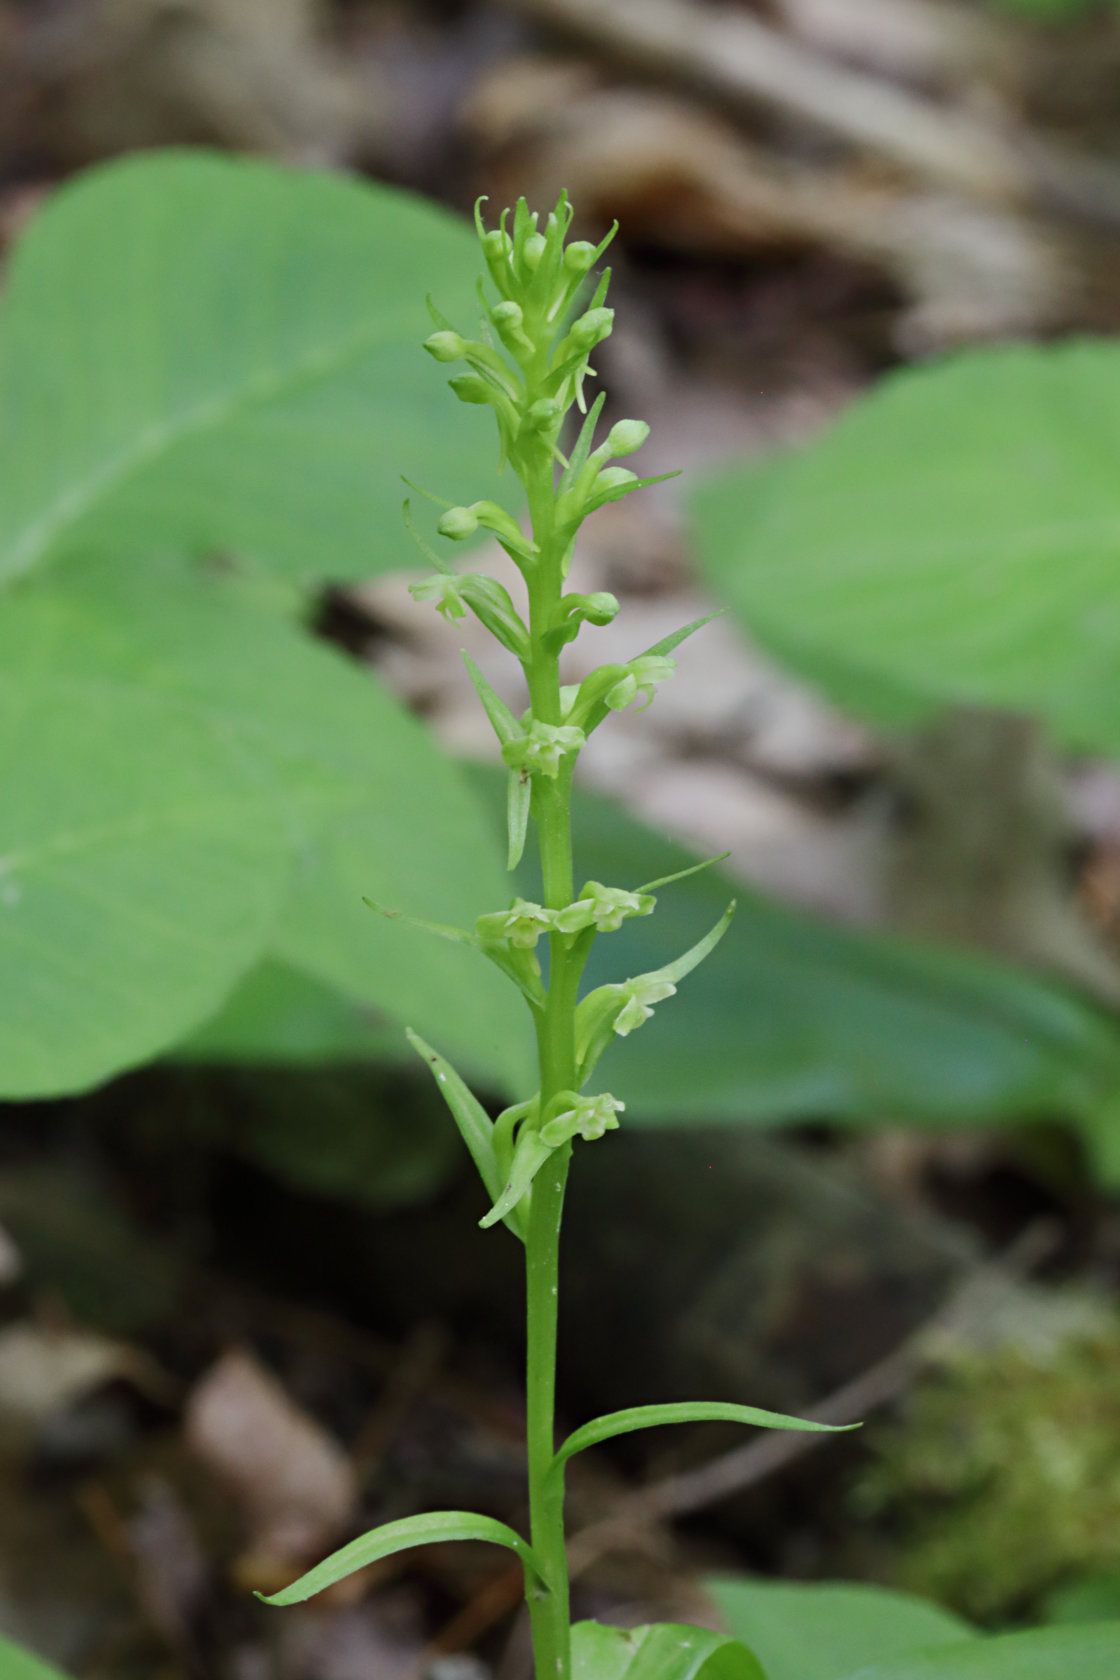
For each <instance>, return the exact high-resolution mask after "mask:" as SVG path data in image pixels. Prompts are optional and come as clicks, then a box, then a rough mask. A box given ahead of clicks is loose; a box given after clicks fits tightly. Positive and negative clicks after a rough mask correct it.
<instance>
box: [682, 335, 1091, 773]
mask: <svg viewBox="0 0 1120 1680" xmlns="http://www.w3.org/2000/svg"><path fill="white" fill-rule="evenodd" d="M1118 459H1120V346H1117V345H1116V344H1115V343H1113V342H1107V341H1097V342H1093V341H1090V340H1081V341H1078V342H1076V343H1067V344H1061V345H1057V346H1049V347H1045V348H1039V347H1026V346H1019V347H1013V348H1000V349H992V350H983V351H971V352H969V353H967V354H962V355H959V356H955V357H952V358H950V359H947V360H945V361H942V362H940V363H938V364H936V365H934V366H931V367H927V368H922V369H918V370H915V371H911V372H906V373H900V374H895V375H893V376H892V377H890V378H888V379H886V380H884V381H883V383H882V384H881V385H880V386H878V387H877V388H876V390H875V391H873V392H872V394H871V395H870V396H868V397H866V398H864V399H863V400H862V401H860V402H858V403H856V404H855V405H854V406H853V407H852V408H851V409H850V410H849V411H848V412H847V413H846V414H845V415H844V416H843V417H842V418H841V420H840V421H839V422H838V424H837V425H836V426H834V427H833V428H832V430H831V431H829V432H828V433H827V434H826V435H825V436H824V437H823V438H822V439H821V440H820V441H819V442H817V443H814V444H812V445H810V446H809V447H808V448H807V449H806V450H804V451H803V452H802V453H801V454H799V455H797V456H793V457H789V456H787V457H784V458H782V459H780V460H778V461H775V462H773V463H770V464H764V465H762V466H761V467H757V468H753V469H748V470H745V471H737V472H734V473H731V474H729V475H727V476H725V477H723V478H721V479H718V480H717V481H715V482H714V483H713V484H711V485H710V486H709V487H708V488H707V489H706V490H704V491H703V492H702V493H701V494H700V496H699V497H698V499H697V504H696V517H697V524H698V530H699V536H700V541H701V547H702V551H703V556H704V563H705V565H706V567H707V569H708V571H709V573H710V575H711V577H712V579H713V581H714V582H715V584H716V585H717V587H718V588H719V590H720V591H721V593H722V594H723V595H724V597H725V598H726V599H727V600H728V601H729V602H730V603H731V605H732V606H733V607H734V608H736V609H737V611H738V612H739V613H740V614H741V616H742V618H743V621H744V623H745V624H746V625H747V627H748V629H749V630H750V631H751V633H752V634H753V635H754V636H755V637H757V638H758V639H759V640H760V641H762V642H763V643H764V644H765V645H767V646H769V647H770V648H772V649H773V650H774V651H775V652H776V653H777V654H778V655H779V656H780V657H782V658H783V659H785V660H786V661H787V662H788V663H789V664H791V665H792V666H793V667H794V668H795V669H797V670H798V671H800V672H801V673H802V674H803V675H805V676H807V677H809V678H810V679H811V680H813V681H815V682H817V683H819V684H820V685H821V686H822V687H824V688H825V689H827V691H828V692H829V693H830V694H831V695H832V696H833V697H834V698H835V699H836V700H837V701H839V702H840V703H841V704H842V705H847V706H850V707H852V708H853V709H855V710H858V711H861V712H864V713H866V714H868V715H869V716H870V717H872V718H873V719H875V720H876V721H878V722H880V723H887V724H895V723H904V722H910V721H913V720H914V719H915V718H916V717H917V716H918V715H919V714H920V713H921V712H922V711H923V710H925V709H928V708H929V707H931V706H932V705H934V704H937V703H944V702H945V701H962V700H967V701H980V702H985V703H990V704H993V705H1000V706H1006V707H1010V708H1012V709H1015V710H1019V711H1028V712H1035V713H1039V714H1040V715H1041V716H1042V717H1044V718H1045V719H1046V720H1047V722H1048V723H1049V724H1050V726H1051V728H1052V729H1053V731H1054V732H1055V734H1056V735H1057V736H1058V737H1059V738H1060V739H1061V740H1063V741H1064V742H1067V743H1069V744H1071V745H1073V746H1077V747H1082V748H1098V749H1103V750H1105V751H1107V752H1111V753H1120V681H1118V678H1117V672H1118V670H1120V572H1118V570H1117V564H1116V554H1117V547H1118V544H1120V475H1118V473H1117V470H1116V463H1117V460H1118Z"/></svg>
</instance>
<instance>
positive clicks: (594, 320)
mask: <svg viewBox="0 0 1120 1680" xmlns="http://www.w3.org/2000/svg"><path fill="white" fill-rule="evenodd" d="M613 327H614V310H613V309H604V308H598V309H589V310H588V311H587V313H586V315H581V316H580V318H579V320H578V321H574V322H573V323H572V329H571V331H570V332H569V334H568V337H569V338H570V339H571V341H572V343H573V344H575V345H576V346H578V348H579V349H580V350H584V351H587V350H594V348H595V346H596V345H597V344H601V343H602V342H603V340H604V339H605V338H609V337H610V335H611V332H612V330H613Z"/></svg>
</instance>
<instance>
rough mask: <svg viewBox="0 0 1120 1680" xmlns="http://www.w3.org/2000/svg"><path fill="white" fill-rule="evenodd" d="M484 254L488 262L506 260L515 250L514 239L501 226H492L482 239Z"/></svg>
mask: <svg viewBox="0 0 1120 1680" xmlns="http://www.w3.org/2000/svg"><path fill="white" fill-rule="evenodd" d="M480 243H481V246H482V254H483V256H484V257H485V258H486V261H487V262H488V263H500V262H505V261H507V260H508V258H509V254H510V252H511V251H512V250H513V240H512V239H511V238H510V236H509V234H508V233H504V232H503V231H502V229H501V228H490V230H489V231H488V232H487V233H484V234H483V235H482V239H481V241H480Z"/></svg>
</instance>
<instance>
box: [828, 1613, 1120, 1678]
mask: <svg viewBox="0 0 1120 1680" xmlns="http://www.w3.org/2000/svg"><path fill="white" fill-rule="evenodd" d="M1118 1674H1120V1622H1097V1623H1094V1624H1086V1625H1084V1626H1082V1627H1058V1628H1042V1629H1037V1630H1036V1629H1032V1630H1031V1632H1029V1633H1005V1634H1000V1635H999V1636H998V1637H997V1638H994V1639H974V1640H970V1641H969V1643H968V1644H966V1645H950V1646H946V1648H945V1649H944V1650H943V1651H931V1652H929V1653H928V1654H926V1655H924V1656H915V1657H900V1658H898V1659H897V1660H894V1659H891V1658H888V1659H887V1660H886V1661H884V1662H876V1663H872V1664H871V1665H870V1666H869V1667H866V1668H861V1669H858V1670H857V1671H855V1672H853V1673H852V1674H850V1675H845V1676H844V1677H843V1680H1116V1676H1117V1675H1118Z"/></svg>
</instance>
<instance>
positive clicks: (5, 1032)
mask: <svg viewBox="0 0 1120 1680" xmlns="http://www.w3.org/2000/svg"><path fill="white" fill-rule="evenodd" d="M183 651H184V654H185V653H186V652H187V650H186V649H184V650H183ZM146 664H147V654H146V652H145V649H144V647H143V644H142V641H138V640H137V639H136V638H135V637H134V636H133V635H132V634H131V633H130V632H129V630H128V629H127V628H126V627H124V626H121V625H118V624H116V623H115V622H114V621H113V619H112V617H111V615H109V614H107V613H103V612H99V611H98V610H97V609H96V607H94V606H93V605H91V604H90V603H87V602H83V601H80V600H78V599H74V598H68V597H67V596H65V595H63V594H61V593H58V592H53V591H42V592H37V591H32V590H28V591H21V592H20V594H19V595H18V596H17V597H15V598H13V599H10V600H8V601H6V602H5V603H4V606H3V608H2V610H0V765H2V769H0V787H2V790H3V797H2V798H0V999H2V1000H3V1002H2V1006H0V1091H2V1093H3V1095H4V1096H5V1097H9V1098H26V1097H38V1096H46V1095H52V1094H55V1093H59V1092H66V1091H75V1090H81V1089H83V1088H85V1087H88V1086H91V1085H94V1084H97V1083H98V1082H99V1081H101V1080H102V1079H105V1078H106V1077H108V1076H109V1075H110V1074H112V1073H115V1072H116V1071H117V1070H118V1069H120V1068H121V1067H128V1066H130V1065H132V1064H134V1063H136V1062H139V1061H142V1060H144V1059H146V1058H147V1057H148V1056H151V1055H153V1054H155V1053H156V1052H158V1051H160V1050H163V1049H164V1048H165V1047H166V1046H167V1045H168V1044H170V1043H172V1042H173V1041H174V1040H175V1039H176V1038H178V1037H179V1036H180V1035H181V1034H182V1033H184V1032H186V1031H188V1030H189V1029H191V1028H192V1027H194V1026H197V1025H198V1024H199V1022H201V1021H202V1020H203V1019H204V1018H205V1017H206V1016H207V1015H208V1014H210V1013H211V1012H212V1011H213V1010H214V1008H215V1007H216V1005H217V1004H218V1003H219V1002H220V1000H221V999H222V997H223V996H224V995H225V993H226V992H227V991H228V990H229V989H230V987H231V986H233V985H234V984H235V982H236V981H237V980H238V979H239V978H240V977H241V975H242V974H243V973H244V972H245V971H246V970H247V969H248V968H249V967H250V965H251V964H252V963H253V962H255V960H256V958H257V956H258V955H259V953H260V950H261V948H262V946H263V945H264V943H265V942H266V941H267V939H268V938H269V935H270V933H271V930H272V926H273V923H274V921H275V917H276V914H277V910H278V905H279V900H280V897H281V894H282V892H283V889H284V887H285V884H286V880H287V876H288V873H289V870H290V857H291V843H290V841H289V839H288V838H287V836H286V835H285V834H284V832H283V825H282V821H281V813H280V812H279V810H278V808H277V803H276V798H275V790H274V789H273V788H271V787H270V786H269V782H268V778H267V777H266V776H263V775H262V774H261V773H260V772H259V771H258V770H257V769H256V768H255V767H254V766H253V765H252V764H251V763H250V762H247V761H246V758H245V754H244V751H243V748H242V745H241V743H239V742H238V741H236V740H234V739H231V738H230V735H229V732H228V731H227V730H226V729H225V728H224V727H223V724H222V721H221V719H219V718H217V717H215V716H213V715H212V714H209V713H208V711H207V709H206V708H205V707H202V706H193V707H192V706H190V705H184V703H183V698H182V696H181V695H179V694H176V693H175V692H173V691H171V690H170V689H169V688H168V686H166V685H163V684H160V683H159V682H157V681H151V680H149V674H148V672H147V671H146V670H145V665H146Z"/></svg>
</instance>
